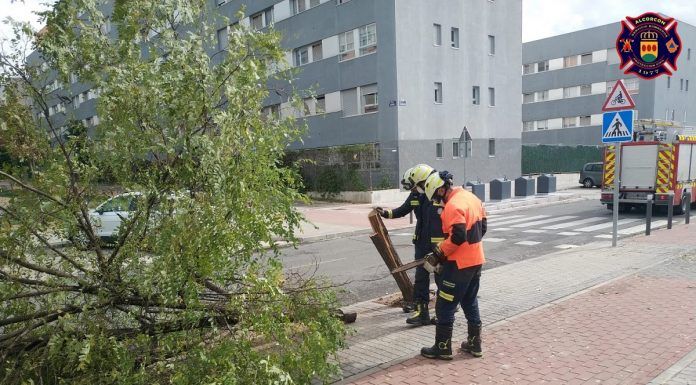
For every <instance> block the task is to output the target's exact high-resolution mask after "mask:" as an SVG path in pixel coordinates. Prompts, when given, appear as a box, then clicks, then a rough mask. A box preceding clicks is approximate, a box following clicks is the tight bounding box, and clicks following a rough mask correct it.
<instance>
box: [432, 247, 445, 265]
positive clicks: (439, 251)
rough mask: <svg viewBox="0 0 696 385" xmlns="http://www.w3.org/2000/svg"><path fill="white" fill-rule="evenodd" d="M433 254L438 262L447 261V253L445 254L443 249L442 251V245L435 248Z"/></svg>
mask: <svg viewBox="0 0 696 385" xmlns="http://www.w3.org/2000/svg"><path fill="white" fill-rule="evenodd" d="M432 254H433V255H434V256H435V257H436V258H437V259H438V261H442V262H444V261H446V260H447V258H445V253H443V252H442V249H440V244H437V245H435V246H433V252H432Z"/></svg>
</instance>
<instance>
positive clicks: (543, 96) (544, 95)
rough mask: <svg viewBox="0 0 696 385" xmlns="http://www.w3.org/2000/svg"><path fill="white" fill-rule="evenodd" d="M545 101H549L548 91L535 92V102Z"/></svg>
mask: <svg viewBox="0 0 696 385" xmlns="http://www.w3.org/2000/svg"><path fill="white" fill-rule="evenodd" d="M547 100H549V90H544V91H537V93H536V101H537V102H545V101H547Z"/></svg>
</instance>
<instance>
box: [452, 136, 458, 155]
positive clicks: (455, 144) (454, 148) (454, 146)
mask: <svg viewBox="0 0 696 385" xmlns="http://www.w3.org/2000/svg"><path fill="white" fill-rule="evenodd" d="M452 158H459V142H458V141H457V140H455V141H454V142H452Z"/></svg>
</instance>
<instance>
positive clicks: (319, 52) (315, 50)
mask: <svg viewBox="0 0 696 385" xmlns="http://www.w3.org/2000/svg"><path fill="white" fill-rule="evenodd" d="M323 58H324V50H323V49H322V45H321V42H320V41H319V42H316V43H314V44H312V61H313V62H315V61H317V60H321V59H323Z"/></svg>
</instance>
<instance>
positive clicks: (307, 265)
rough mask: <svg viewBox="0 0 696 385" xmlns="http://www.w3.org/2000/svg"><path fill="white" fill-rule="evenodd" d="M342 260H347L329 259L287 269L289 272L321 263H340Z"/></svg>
mask: <svg viewBox="0 0 696 385" xmlns="http://www.w3.org/2000/svg"><path fill="white" fill-rule="evenodd" d="M344 259H347V258H336V259H330V260H328V261H317V262H315V263H308V264H306V265H299V266H292V267H288V269H289V270H291V269H299V268H301V267H309V266H318V265H321V264H322V263H333V262H338V261H342V260H344Z"/></svg>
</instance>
